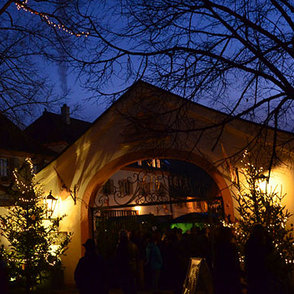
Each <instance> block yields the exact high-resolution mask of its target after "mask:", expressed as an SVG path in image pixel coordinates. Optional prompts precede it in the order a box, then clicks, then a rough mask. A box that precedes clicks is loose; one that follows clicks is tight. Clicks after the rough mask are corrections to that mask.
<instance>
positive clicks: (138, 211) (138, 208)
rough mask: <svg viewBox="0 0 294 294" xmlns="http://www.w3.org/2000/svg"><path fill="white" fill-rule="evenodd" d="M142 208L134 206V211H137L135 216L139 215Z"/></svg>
mask: <svg viewBox="0 0 294 294" xmlns="http://www.w3.org/2000/svg"><path fill="white" fill-rule="evenodd" d="M141 209H142V207H141V206H135V207H134V210H136V211H137V214H140V212H141Z"/></svg>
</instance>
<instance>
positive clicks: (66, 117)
mask: <svg viewBox="0 0 294 294" xmlns="http://www.w3.org/2000/svg"><path fill="white" fill-rule="evenodd" d="M61 116H62V119H63V121H64V122H65V123H66V124H67V125H70V117H69V106H67V105H66V104H63V106H62V107H61Z"/></svg>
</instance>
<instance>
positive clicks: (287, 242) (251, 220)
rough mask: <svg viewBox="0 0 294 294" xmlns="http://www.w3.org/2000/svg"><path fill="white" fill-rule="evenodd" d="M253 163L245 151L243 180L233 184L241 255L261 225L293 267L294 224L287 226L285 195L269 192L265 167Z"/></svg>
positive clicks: (236, 226) (242, 171)
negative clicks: (255, 227) (256, 226)
mask: <svg viewBox="0 0 294 294" xmlns="http://www.w3.org/2000/svg"><path fill="white" fill-rule="evenodd" d="M250 161H251V160H250V155H249V154H248V153H247V152H245V153H244V154H243V160H242V164H243V167H242V168H241V170H240V171H239V173H240V174H241V175H243V181H241V182H239V181H237V182H234V183H233V184H234V186H235V192H234V198H235V199H236V201H237V203H238V206H237V211H238V212H239V215H240V217H239V220H238V222H237V223H236V224H234V225H233V226H234V227H235V231H236V238H237V242H238V244H239V246H240V250H241V253H242V251H243V249H244V245H245V242H246V241H247V239H248V237H249V234H250V232H251V230H252V227H253V226H254V225H255V224H261V225H262V226H264V227H265V228H266V229H267V231H268V233H269V235H270V237H271V239H272V240H273V242H274V245H275V248H276V250H277V252H278V253H279V255H280V256H281V257H282V258H283V259H284V261H285V263H286V264H289V265H291V264H292V263H293V262H294V246H293V244H294V243H293V242H294V238H293V235H292V232H293V227H292V224H291V225H289V224H287V222H288V220H289V218H290V216H291V213H290V212H289V211H288V210H287V209H286V208H285V206H284V205H283V204H282V200H283V198H284V197H285V194H283V193H282V192H278V191H277V190H276V189H273V190H270V191H268V189H267V184H268V182H267V181H268V180H269V178H268V177H266V176H264V170H263V168H262V167H256V166H255V165H254V164H252V163H251V162H250Z"/></svg>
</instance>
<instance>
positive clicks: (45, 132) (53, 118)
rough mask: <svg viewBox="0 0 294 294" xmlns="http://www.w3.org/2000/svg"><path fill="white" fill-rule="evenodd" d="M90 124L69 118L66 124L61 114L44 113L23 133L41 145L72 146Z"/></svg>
mask: <svg viewBox="0 0 294 294" xmlns="http://www.w3.org/2000/svg"><path fill="white" fill-rule="evenodd" d="M91 125H92V124H91V123H90V122H86V121H83V120H79V119H75V118H70V123H66V121H65V120H64V118H63V116H62V115H61V114H55V113H52V112H48V111H46V110H45V111H44V112H43V115H42V116H40V117H39V118H38V119H37V120H35V121H34V122H33V123H32V124H31V125H29V126H28V127H27V128H26V129H25V133H26V134H28V135H29V136H31V137H33V138H34V139H35V140H37V141H38V142H40V143H41V144H45V145H46V144H50V143H60V142H63V143H64V142H65V143H67V144H72V143H73V142H74V141H76V140H77V139H78V138H79V137H80V136H81V135H82V134H83V133H84V132H85V131H86V130H87V129H88V128H89V127H90V126H91Z"/></svg>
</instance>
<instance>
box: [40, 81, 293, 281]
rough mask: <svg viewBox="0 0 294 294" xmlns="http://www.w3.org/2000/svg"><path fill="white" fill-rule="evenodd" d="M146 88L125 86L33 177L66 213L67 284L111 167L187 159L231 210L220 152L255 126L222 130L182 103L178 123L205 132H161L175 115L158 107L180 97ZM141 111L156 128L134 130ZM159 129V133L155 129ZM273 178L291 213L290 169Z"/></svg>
mask: <svg viewBox="0 0 294 294" xmlns="http://www.w3.org/2000/svg"><path fill="white" fill-rule="evenodd" d="M151 90H152V91H151V92H150V89H149V88H148V87H147V88H144V87H143V89H141V91H138V88H135V89H131V90H130V91H129V92H128V93H127V94H126V95H125V97H123V99H121V100H119V101H118V102H117V103H116V104H115V105H113V106H112V107H111V108H110V109H109V110H108V111H107V112H106V113H104V114H103V115H102V116H101V117H100V118H99V119H98V120H97V121H96V122H95V123H94V124H93V126H92V127H91V128H90V129H89V130H88V131H87V132H86V133H85V134H84V135H83V136H82V137H81V138H80V139H79V140H77V141H76V142H75V143H74V144H73V145H71V146H70V147H69V148H67V149H66V150H65V151H64V152H63V153H62V154H61V155H60V156H59V157H58V158H57V159H56V160H54V161H53V162H51V163H50V164H49V165H48V166H47V167H45V168H44V169H43V170H42V171H40V172H39V173H38V175H37V179H38V182H39V183H40V184H42V185H43V187H44V190H45V192H49V191H50V190H52V194H53V195H54V196H58V197H59V203H58V209H56V212H55V213H56V214H63V213H66V214H67V217H66V218H65V219H64V221H63V222H62V223H61V226H60V230H61V231H70V232H73V233H74V235H73V239H72V242H71V243H70V248H69V250H68V252H67V256H66V257H64V258H63V264H64V266H65V267H66V270H65V282H66V283H67V284H70V283H73V272H74V269H75V266H76V264H77V262H78V259H79V258H80V257H81V255H82V246H81V244H82V242H83V241H85V238H86V237H87V236H89V225H90V224H89V219H88V217H89V215H88V206H89V205H90V204H91V196H92V193H93V192H94V191H95V189H97V187H99V186H101V185H102V184H103V183H104V182H105V181H106V180H107V179H108V178H109V177H110V176H112V175H113V174H114V173H115V172H116V171H117V170H119V169H120V168H121V167H123V166H125V165H127V164H129V163H132V162H134V161H137V160H140V159H148V158H154V157H158V158H174V159H179V160H186V161H190V162H192V163H194V164H196V165H198V166H200V167H201V168H203V169H204V170H205V171H206V172H208V173H209V174H210V175H211V176H212V178H213V179H214V180H215V182H216V183H217V184H218V186H219V187H220V188H221V189H222V193H223V198H224V199H225V205H226V207H225V210H226V211H232V210H233V205H234V204H233V202H232V198H231V194H230V191H229V189H228V186H229V185H230V181H229V175H228V172H227V171H226V170H225V169H224V168H223V163H224V150H225V152H226V155H227V156H231V155H232V154H235V153H236V152H237V151H240V150H241V149H242V148H243V147H244V146H246V145H247V144H248V142H250V140H251V139H252V138H253V137H254V134H255V133H256V128H257V127H256V125H252V124H248V123H245V122H242V121H232V122H230V123H229V124H228V125H226V127H224V128H222V125H221V124H220V126H219V128H210V126H211V125H213V124H216V123H218V122H220V121H222V120H223V119H224V117H225V116H224V115H222V114H220V113H217V112H215V111H213V110H209V109H207V108H205V107H201V106H199V105H195V104H191V105H190V104H189V105H188V107H186V106H187V105H185V107H186V110H185V113H184V115H185V118H186V120H185V121H183V122H186V121H187V120H191V122H192V123H193V124H194V125H193V126H194V128H195V129H198V130H201V129H202V128H204V127H208V129H207V130H206V132H205V133H202V135H201V136H200V133H201V131H195V132H194V133H187V132H179V133H172V132H170V133H166V132H165V131H164V130H165V129H164V124H165V122H167V121H169V122H170V121H172V119H175V117H174V116H175V115H177V114H178V113H176V112H173V111H170V112H169V116H168V117H167V116H166V114H164V115H163V116H162V117H161V116H159V114H160V113H162V110H163V109H165V110H167V109H170V110H172V109H176V108H177V107H179V106H181V103H182V100H181V99H179V97H176V96H173V95H171V94H167V93H159V92H158V89H155V91H154V89H151ZM158 93H159V94H160V95H159V94H158ZM156 95H157V96H156ZM164 99H165V100H164ZM162 101H165V103H163V102H162ZM185 103H186V102H185ZM181 109H182V108H181ZM156 111H157V113H156ZM154 112H155V115H154ZM146 113H147V114H148V113H151V114H152V115H151V118H150V120H149V122H148V123H149V124H151V125H152V124H153V125H154V127H156V128H157V132H154V131H152V130H149V129H148V127H146V129H144V124H143V125H142V126H143V127H142V126H141V129H140V128H139V127H138V125H139V123H136V122H133V121H130V120H129V119H128V118H129V117H133V118H138V119H140V118H141V117H142V115H143V117H144V115H146ZM165 113H166V111H165ZM122 114H123V115H122ZM126 114H128V115H126ZM144 123H145V121H144ZM184 126H185V123H183V124H180V125H179V126H178V127H179V129H183V128H184ZM161 129H162V130H163V131H162V133H160V132H158V130H161ZM270 135H271V134H268V136H267V138H270ZM285 136H288V135H285ZM217 138H218V140H217ZM216 140H217V141H216ZM239 155H240V154H239ZM237 158H238V156H237ZM235 163H236V162H234V163H233V164H235ZM275 178H276V179H277V181H278V182H279V183H282V185H283V187H285V192H287V195H288V196H287V199H286V200H287V207H289V209H291V211H294V203H293V202H294V201H293V197H292V195H293V189H294V185H293V184H292V179H293V169H292V167H285V166H281V167H280V168H278V169H277V170H276V171H274V173H273V179H275ZM278 178H279V179H278ZM273 181H274V180H273ZM283 189H284V188H283ZM69 191H71V194H72V195H73V194H74V191H75V192H76V193H75V196H76V197H77V203H76V204H74V201H73V200H72V198H71V196H70V193H69Z"/></svg>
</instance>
